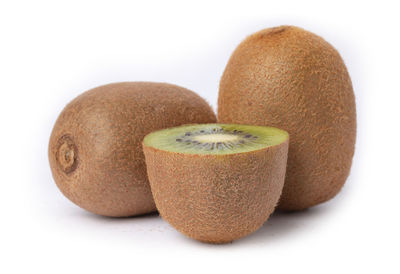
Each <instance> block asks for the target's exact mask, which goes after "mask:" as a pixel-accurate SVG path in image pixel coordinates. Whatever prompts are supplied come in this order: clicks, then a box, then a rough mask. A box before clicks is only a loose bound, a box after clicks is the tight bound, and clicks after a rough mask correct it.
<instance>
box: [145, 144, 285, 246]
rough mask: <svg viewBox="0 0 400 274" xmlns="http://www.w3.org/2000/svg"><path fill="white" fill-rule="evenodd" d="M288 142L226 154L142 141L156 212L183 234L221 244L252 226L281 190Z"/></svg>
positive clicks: (265, 215) (263, 216) (267, 211)
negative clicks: (158, 146) (193, 151)
mask: <svg viewBox="0 0 400 274" xmlns="http://www.w3.org/2000/svg"><path fill="white" fill-rule="evenodd" d="M288 144H289V142H288V141H285V142H284V143H282V144H280V145H276V146H271V147H268V148H265V149H262V150H257V151H252V152H246V153H237V154H230V155H195V154H183V153H174V152H168V151H162V150H159V149H156V148H153V147H147V146H145V145H144V154H145V158H146V164H147V173H148V176H149V181H150V186H151V190H152V192H153V197H154V200H155V202H156V205H157V209H158V210H159V212H160V214H161V216H162V217H163V218H164V219H165V220H166V221H167V222H169V223H170V224H171V225H172V226H174V227H175V228H176V229H177V230H179V231H180V232H182V233H183V234H185V235H186V236H188V237H191V238H194V239H196V240H199V241H203V242H209V243H226V242H231V241H233V240H235V239H239V238H242V237H244V236H246V235H248V234H250V233H252V232H254V231H256V230H257V229H259V228H260V227H261V226H262V225H263V223H264V222H265V221H266V220H267V219H268V217H269V215H270V214H271V213H272V212H273V210H274V208H275V206H276V204H277V202H278V200H279V196H280V195H281V192H282V188H283V184H284V178H285V170H286V161H287V152H288Z"/></svg>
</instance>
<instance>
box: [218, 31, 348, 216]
mask: <svg viewBox="0 0 400 274" xmlns="http://www.w3.org/2000/svg"><path fill="white" fill-rule="evenodd" d="M218 120H219V122H221V123H238V124H253V125H268V126H276V127H280V128H283V129H285V130H287V131H288V132H289V134H290V151H289V157H288V167H287V174H286V181H285V186H284V189H283V193H282V197H281V200H280V202H279V208H280V209H283V210H300V209H305V208H308V207H311V206H314V205H316V204H319V203H322V202H325V201H327V200H329V199H331V198H332V197H334V196H335V195H336V194H337V193H338V192H339V190H340V189H341V187H342V186H343V184H344V183H345V180H346V178H347V176H348V174H349V172H350V167H351V162H352V158H353V153H354V145H355V140H356V108H355V99H354V94H353V88H352V84H351V80H350V77H349V75H348V72H347V69H346V67H345V65H344V63H343V60H342V58H341V57H340V55H339V53H338V52H337V51H336V50H335V49H334V48H333V47H332V46H331V45H330V44H329V43H327V42H326V41H325V40H323V39H322V38H321V37H319V36H317V35H315V34H312V33H310V32H307V31H305V30H303V29H301V28H298V27H293V26H281V27H276V28H271V29H265V30H262V31H260V32H257V33H255V34H253V35H251V36H250V37H248V38H247V39H246V40H244V41H243V42H242V43H241V44H240V45H239V46H238V47H237V49H236V50H235V52H234V53H233V55H232V56H231V58H230V60H229V63H228V65H227V67H226V69H225V72H224V74H223V76H222V79H221V82H220V90H219V98H218Z"/></svg>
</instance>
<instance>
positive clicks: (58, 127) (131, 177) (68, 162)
mask: <svg viewBox="0 0 400 274" xmlns="http://www.w3.org/2000/svg"><path fill="white" fill-rule="evenodd" d="M215 120H216V117H215V114H214V112H213V111H212V109H211V107H210V106H209V105H208V103H207V102H206V101H205V100H204V99H202V98H201V97H200V96H198V95H197V94H195V93H194V92H192V91H190V90H188V89H185V88H182V87H179V86H176V85H171V84H166V83H152V82H123V83H113V84H108V85H104V86H100V87H97V88H94V89H91V90H89V91H87V92H85V93H83V94H81V95H80V96H78V97H77V98H75V99H74V100H73V101H72V102H70V103H69V104H68V105H67V106H66V107H65V108H64V110H63V111H62V112H61V114H60V115H59V117H58V119H57V121H56V123H55V125H54V128H53V131H52V134H51V137H50V142H49V149H48V156H49V162H50V167H51V171H52V175H53V178H54V181H55V182H56V184H57V186H58V188H59V189H60V190H61V192H62V193H63V194H64V196H65V197H67V198H68V199H70V200H71V201H72V202H74V203H75V204H76V205H78V206H80V207H81V208H84V209H86V210H87V211H89V212H92V213H95V214H99V215H104V216H111V217H126V216H135V215H141V214H146V213H150V212H154V211H156V206H155V204H154V201H153V197H152V195H151V190H150V185H149V183H148V179H147V175H146V166H145V160H144V155H143V151H142V144H141V143H142V139H143V137H144V136H145V135H146V134H148V133H150V132H152V131H154V130H158V129H163V128H166V127H172V126H178V125H182V124H189V123H212V122H215Z"/></svg>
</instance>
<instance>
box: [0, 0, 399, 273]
mask: <svg viewBox="0 0 400 274" xmlns="http://www.w3.org/2000/svg"><path fill="white" fill-rule="evenodd" d="M396 2H397V1H392V2H389V1H371V2H370V3H368V1H360V2H357V1H353V2H352V1H349V0H346V1H290V2H289V1H259V2H256V1H238V2H235V1H217V0H215V1H182V2H178V1H144V0H142V1H115V0H114V1H109V2H106V1H39V0H36V1H4V0H2V1H1V2H0V40H1V41H0V92H1V99H0V119H1V135H0V138H1V140H0V141H1V143H0V144H1V154H0V164H1V165H0V166H1V170H0V176H1V178H0V179H1V180H0V210H1V211H0V212H1V219H0V222H1V225H0V252H1V254H0V272H1V273H152V272H154V273H169V272H174V273H178V272H187V273H214V272H215V273H216V272H218V273H228V272H229V273H233V272H238V273H351V272H353V273H366V272H370V273H378V272H379V273H399V272H400V267H399V255H400V251H399V246H400V237H399V232H400V226H399V209H400V206H399V194H400V179H399V172H398V171H399V163H400V161H399V154H400V150H399V141H400V130H399V124H400V123H399V120H400V107H399V101H400V100H399V99H400V90H399V80H400V75H399V62H400V53H399V52H400V38H399V37H400V29H399V27H400V20H399V8H398V7H396V6H395V3H396ZM282 24H293V25H298V26H301V27H303V28H305V29H308V30H310V31H312V32H315V33H317V34H319V35H321V36H323V37H324V38H325V39H326V40H327V41H329V42H330V43H332V44H333V45H334V46H335V47H336V48H337V49H338V50H339V52H340V53H341V54H342V57H343V59H344V60H345V63H346V64H347V66H348V69H349V72H350V75H351V77H352V81H353V85H354V90H355V93H356V100H357V112H358V113H357V114H358V136H357V148H356V154H355V157H354V162H353V168H352V172H351V175H350V177H349V178H348V180H347V183H346V185H345V187H344V189H343V190H342V192H341V193H340V194H339V195H338V196H337V197H336V198H335V199H333V200H331V201H330V202H328V203H325V204H323V205H320V206H317V207H315V208H312V209H310V210H307V211H304V212H299V213H295V214H283V213H278V214H274V215H273V216H272V217H271V218H270V219H269V220H268V222H267V223H266V224H265V225H264V226H263V227H262V228H261V229H260V230H259V231H258V232H256V233H255V234H253V235H251V236H249V237H246V238H244V239H242V240H238V241H235V242H233V243H232V244H226V245H208V244H203V243H199V242H196V241H193V240H190V239H187V238H185V237H184V236H182V235H181V234H179V233H178V232H176V231H175V230H174V229H173V228H171V227H170V226H169V225H168V224H167V223H165V222H164V221H162V220H161V219H160V217H159V216H158V215H151V216H144V217H138V218H125V219H112V218H104V217H99V216H95V215H92V214H89V213H86V212H85V211H83V210H81V209H80V208H78V207H77V206H75V205H73V204H72V203H71V202H70V201H68V200H67V199H66V198H64V197H63V196H62V194H61V193H60V192H59V191H58V189H57V188H56V186H55V184H54V182H53V179H52V177H51V173H50V169H49V165H48V160H47V145H48V139H49V136H50V132H51V129H52V127H53V124H54V122H55V120H56V118H57V116H58V114H59V113H60V111H61V110H62V108H63V107H64V106H65V104H66V103H68V102H69V101H70V100H72V99H73V98H74V97H75V96H77V95H78V94H80V93H81V92H83V91H85V90H87V89H90V88H93V87H96V86H98V85H103V84H106V83H110V82H118V81H158V82H170V83H174V84H178V85H181V86H184V87H187V88H189V89H192V90H194V91H196V92H197V93H198V94H200V95H201V96H202V97H204V98H206V99H207V101H208V102H210V104H211V105H212V106H213V107H214V109H215V108H216V102H217V95H218V83H219V79H220V77H221V74H222V72H223V70H224V67H225V65H226V63H227V61H228V58H229V56H230V54H231V53H232V51H233V50H234V48H235V47H236V46H237V45H238V43H239V42H240V41H241V40H242V39H244V38H245V37H246V36H247V35H249V34H251V33H253V32H255V31H258V30H260V29H263V28H267V27H272V26H277V25H282Z"/></svg>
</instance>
